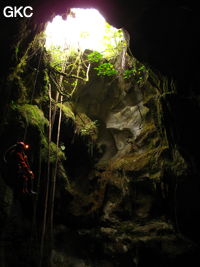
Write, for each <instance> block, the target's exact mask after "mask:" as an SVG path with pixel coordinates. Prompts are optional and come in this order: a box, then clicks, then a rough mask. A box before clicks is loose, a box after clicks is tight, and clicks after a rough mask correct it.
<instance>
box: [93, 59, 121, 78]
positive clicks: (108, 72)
mask: <svg viewBox="0 0 200 267" xmlns="http://www.w3.org/2000/svg"><path fill="white" fill-rule="evenodd" d="M94 69H95V70H97V75H98V76H101V75H102V76H113V75H116V74H117V70H116V69H115V68H114V65H113V64H111V63H110V62H106V63H103V64H100V65H99V66H98V67H96V68H94Z"/></svg>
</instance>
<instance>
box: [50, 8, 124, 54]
mask: <svg viewBox="0 0 200 267" xmlns="http://www.w3.org/2000/svg"><path fill="white" fill-rule="evenodd" d="M45 35H46V43H45V47H46V49H47V50H48V51H51V50H52V49H55V48H59V49H60V51H63V52H65V53H66V54H70V53H72V51H73V52H76V51H81V52H82V53H83V52H84V51H85V50H86V49H89V50H92V51H98V52H100V53H101V54H102V55H103V56H104V57H112V56H113V55H115V54H116V49H117V48H118V47H119V46H121V47H122V46H126V42H125V39H124V35H123V31H122V30H121V29H116V28H114V27H112V26H111V25H109V24H108V23H107V22H106V20H105V19H104V17H103V16H102V15H101V14H100V13H99V11H98V10H96V9H92V8H91V9H80V8H72V9H71V10H70V12H69V14H67V17H66V19H65V20H64V19H63V18H62V17H61V16H56V17H55V18H54V19H53V21H52V22H49V23H48V24H47V27H46V30H45Z"/></svg>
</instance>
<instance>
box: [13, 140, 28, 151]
mask: <svg viewBox="0 0 200 267" xmlns="http://www.w3.org/2000/svg"><path fill="white" fill-rule="evenodd" d="M16 146H17V148H18V149H20V150H26V149H28V148H29V145H28V144H25V143H24V142H17V143H16Z"/></svg>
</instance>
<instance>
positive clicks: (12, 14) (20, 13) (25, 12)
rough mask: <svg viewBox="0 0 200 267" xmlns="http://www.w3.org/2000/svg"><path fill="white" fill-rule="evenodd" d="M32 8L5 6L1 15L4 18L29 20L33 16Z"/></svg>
mask: <svg viewBox="0 0 200 267" xmlns="http://www.w3.org/2000/svg"><path fill="white" fill-rule="evenodd" d="M32 11H33V8H32V7H31V6H25V7H23V6H20V7H16V6H13V7H12V6H6V7H4V9H3V14H4V16H5V17H6V18H16V17H21V18H23V17H26V18H30V17H32V15H33V12H32Z"/></svg>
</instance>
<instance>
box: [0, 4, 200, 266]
mask: <svg viewBox="0 0 200 267" xmlns="http://www.w3.org/2000/svg"><path fill="white" fill-rule="evenodd" d="M63 3H64V2H63V1H59V3H58V1H48V3H47V2H46V1H45V2H43V3H40V2H38V1H34V3H33V5H34V7H35V10H36V11H35V15H34V17H33V19H32V20H30V24H28V23H27V24H26V23H22V22H21V21H20V20H18V19H16V23H13V21H11V20H9V21H8V20H5V19H3V20H2V23H3V24H2V25H3V27H2V28H5V29H6V31H5V30H4V31H3V30H2V39H3V43H2V45H3V49H2V50H1V53H2V62H4V64H3V66H4V68H3V72H4V73H5V75H4V76H3V78H2V80H1V88H0V89H1V92H2V94H1V96H2V97H1V111H2V112H1V114H0V119H1V129H0V136H1V140H2V149H1V151H4V150H5V149H6V148H7V147H8V146H9V145H10V144H12V143H13V142H14V141H15V138H16V137H17V138H18V137H23V135H24V130H25V126H26V122H28V129H27V132H28V134H27V138H28V141H29V143H30V144H31V147H32V153H31V155H29V156H30V157H31V163H32V164H33V168H34V171H35V173H36V175H38V164H39V150H40V148H41V149H42V152H41V155H42V156H41V159H42V182H41V185H40V186H41V189H42V190H41V191H43V190H44V183H45V177H46V169H47V167H46V166H47V165H46V164H47V135H46V128H47V127H48V123H49V122H48V121H47V118H48V104H46V102H43V100H44V97H45V90H46V89H45V88H44V84H45V82H44V73H45V64H43V63H42V64H41V72H40V75H39V78H38V87H37V88H39V89H38V91H37V92H36V97H35V98H34V100H33V103H32V104H30V95H31V94H30V91H31V89H32V87H31V84H30V82H29V79H32V80H33V79H34V78H33V77H35V76H34V72H33V71H32V69H30V68H29V66H30V65H31V67H33V68H35V67H37V62H38V58H39V53H35V57H34V58H33V59H32V60H31V61H28V62H27V63H28V64H27V65H26V67H25V72H24V73H23V74H22V76H20V77H21V80H22V82H23V85H24V86H25V87H24V88H25V89H24V90H25V91H23V93H24V97H25V98H26V101H27V103H28V105H26V103H23V104H21V103H20V102H18V103H17V104H16V106H15V105H13V103H11V99H14V100H15V101H16V102H17V101H19V97H21V100H20V101H23V100H22V96H21V95H23V94H22V92H20V90H21V89H19V86H20V84H17V85H16V84H15V81H13V82H12V83H7V82H6V79H7V77H8V75H6V74H11V69H9V68H8V67H13V68H14V70H15V68H16V64H17V63H18V61H17V59H15V56H14V53H13V52H14V50H15V45H16V43H17V42H18V41H20V42H19V48H20V51H19V56H22V55H23V54H24V52H25V51H26V49H27V47H28V45H29V43H30V42H31V40H32V39H33V37H34V36H35V34H36V33H37V32H38V31H40V30H41V29H43V28H44V22H46V21H47V18H50V17H51V15H52V13H53V12H55V13H58V14H61V13H63V10H64V4H63ZM26 4H27V2H26ZM12 5H14V3H13V2H12ZM67 5H68V6H67V7H82V6H85V7H86V6H87V7H97V8H98V7H99V10H100V11H101V12H102V13H103V14H104V15H105V16H106V18H107V20H108V21H109V23H111V24H112V25H114V26H117V27H124V28H125V29H126V30H127V31H128V33H129V34H130V46H131V50H132V53H133V55H134V56H135V57H137V59H140V60H141V61H143V62H146V63H148V65H150V66H151V67H153V68H157V69H158V70H159V71H160V72H161V73H165V74H167V75H168V77H165V76H163V75H161V74H160V73H158V72H157V71H152V70H151V71H150V72H149V75H148V77H146V80H145V83H144V84H143V85H142V86H138V85H136V84H134V83H131V82H130V81H129V82H128V81H126V82H125V81H124V80H122V79H115V80H112V79H107V78H105V79H104V78H101V77H95V75H94V74H93V75H91V80H90V82H88V83H87V84H86V85H85V86H84V87H83V86H82V87H80V88H78V90H77V92H76V93H77V95H75V99H76V103H75V110H74V109H69V106H67V105H66V107H67V108H66V110H65V111H64V110H63V112H64V114H63V119H62V126H61V142H62V144H63V145H64V147H65V150H64V151H59V168H58V177H57V189H56V201H55V225H54V245H53V249H52V253H51V257H50V258H51V266H54V267H58V266H59V267H60V266H87V267H97V266H99V267H104V266H111V267H112V266H113V267H114V266H130V267H131V266H133V267H134V266H137V267H146V266H147V264H148V265H150V266H151V265H152V266H155V267H156V266H157V267H160V266H163V267H169V266H170V267H175V266H177V265H182V266H188V265H194V262H195V260H198V247H197V246H196V244H195V242H197V243H199V238H198V236H199V219H198V218H197V216H196V215H197V214H198V213H199V211H200V210H199V181H200V180H199V149H198V147H199V130H198V129H197V121H198V118H199V92H198V91H199V88H198V87H199V83H198V78H197V77H198V76H197V74H196V73H197V69H196V68H195V67H194V65H195V63H196V62H197V59H196V58H197V55H198V54H199V51H198V49H197V47H198V42H197V40H196V38H197V36H198V31H197V27H198V23H197V21H198V18H197V17H198V16H196V14H195V9H194V6H192V1H190V3H187V1H175V2H174V1H168V3H167V4H163V3H161V2H160V1H133V7H131V8H130V5H129V4H127V3H124V2H122V1H68V2H67ZM41 22H43V24H39V23H41ZM4 25H6V27H7V28H6V27H4ZM34 25H35V26H34ZM198 30H199V29H198ZM12 45H13V47H12ZM9 47H10V49H8V48H9ZM183 55H184V56H183ZM193 63H194V64H193ZM185 66H187V68H186V67H185ZM23 71H24V70H23ZM191 74H192V76H191ZM171 75H172V76H173V77H174V79H175V83H176V86H175V85H174V83H173V82H171V79H170V76H171ZM27 77H28V78H27ZM45 85H46V84H45ZM20 94H21V95H20ZM14 104H15V103H14ZM24 104H25V105H24ZM57 120H58V116H56V121H57ZM92 120H97V121H98V124H99V125H98V127H97V128H98V129H97V131H96V129H94V134H92V137H91V136H89V137H84V138H83V137H81V136H80V135H79V134H78V130H79V128H81V123H83V124H84V123H85V124H86V123H91V121H92ZM13 133H15V135H16V136H14V135H13ZM55 135H56V130H55V129H54V130H53V138H54V139H53V141H54V142H55ZM51 145H52V147H51V152H52V155H55V151H56V150H55V144H53V143H52V144H51ZM2 154H3V152H1V155H2ZM54 161H55V157H52V164H53V163H54ZM3 167H4V166H3V164H2V163H1V179H0V185H1V186H0V187H1V189H0V192H1V194H0V218H1V225H2V228H1V229H2V231H1V244H2V246H1V251H0V265H2V266H5V267H11V266H13V262H14V263H15V264H16V263H18V262H19V263H20V264H21V265H20V266H24V267H29V266H32V267H36V266H38V250H39V242H38V240H37V238H35V239H34V241H33V244H34V245H33V246H32V247H31V251H32V253H31V254H32V255H31V256H30V251H29V247H28V245H30V242H29V241H30V232H31V229H32V219H33V218H32V216H33V210H32V208H33V207H34V205H33V203H34V202H33V201H32V200H33V199H30V198H23V197H22V198H20V199H17V200H15V199H14V196H13V191H14V189H13V188H12V187H10V186H8V184H7V183H6V175H7V173H6V171H5V169H4V168H3ZM2 177H3V178H2ZM43 177H44V178H43ZM43 201H44V196H43V194H41V195H40V197H39V202H38V203H39V205H38V207H39V208H38V214H37V216H38V217H37V227H38V228H37V229H36V232H37V231H38V232H41V224H42V216H43ZM38 232H37V233H36V235H37V236H38ZM32 234H33V236H34V235H35V232H33V233H32ZM12 255H15V256H14V257H11V256H12ZM27 255H28V256H27ZM47 258H49V255H48V256H47ZM16 265H17V264H16ZM46 266H47V265H45V267H46Z"/></svg>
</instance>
